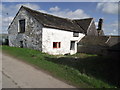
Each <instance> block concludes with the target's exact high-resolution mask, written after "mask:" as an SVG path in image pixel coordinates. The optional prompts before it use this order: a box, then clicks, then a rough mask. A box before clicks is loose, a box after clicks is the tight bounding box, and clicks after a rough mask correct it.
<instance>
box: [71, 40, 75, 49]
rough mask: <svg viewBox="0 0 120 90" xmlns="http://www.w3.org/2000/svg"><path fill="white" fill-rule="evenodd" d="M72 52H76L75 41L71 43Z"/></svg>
mask: <svg viewBox="0 0 120 90" xmlns="http://www.w3.org/2000/svg"><path fill="white" fill-rule="evenodd" d="M70 50H75V41H71V43H70Z"/></svg>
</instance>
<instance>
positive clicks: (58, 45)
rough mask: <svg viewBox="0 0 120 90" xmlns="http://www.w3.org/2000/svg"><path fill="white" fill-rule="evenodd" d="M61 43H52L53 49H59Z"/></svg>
mask: <svg viewBox="0 0 120 90" xmlns="http://www.w3.org/2000/svg"><path fill="white" fill-rule="evenodd" d="M60 47H61V42H53V48H60Z"/></svg>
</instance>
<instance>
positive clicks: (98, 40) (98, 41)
mask: <svg viewBox="0 0 120 90" xmlns="http://www.w3.org/2000/svg"><path fill="white" fill-rule="evenodd" d="M108 39H109V36H85V37H83V38H82V39H81V40H80V42H78V45H86V46H91V45H92V46H105V47H106V46H107V47H108V44H107V43H106V42H107V40H108Z"/></svg>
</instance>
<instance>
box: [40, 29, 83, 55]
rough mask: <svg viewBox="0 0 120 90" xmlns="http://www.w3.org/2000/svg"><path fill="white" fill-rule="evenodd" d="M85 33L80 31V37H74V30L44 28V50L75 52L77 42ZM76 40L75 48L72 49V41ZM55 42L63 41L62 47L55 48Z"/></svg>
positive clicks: (55, 52)
mask: <svg viewBox="0 0 120 90" xmlns="http://www.w3.org/2000/svg"><path fill="white" fill-rule="evenodd" d="M84 36H85V35H84V34H81V33H79V37H73V32H69V31H63V30H58V29H51V28H43V30H42V51H43V52H45V53H49V54H54V55H57V54H66V53H70V54H75V53H76V52H77V42H78V41H80V40H81V39H82V38H83V37H84ZM71 41H76V42H75V43H76V44H75V50H70V42H71ZM53 42H61V48H53Z"/></svg>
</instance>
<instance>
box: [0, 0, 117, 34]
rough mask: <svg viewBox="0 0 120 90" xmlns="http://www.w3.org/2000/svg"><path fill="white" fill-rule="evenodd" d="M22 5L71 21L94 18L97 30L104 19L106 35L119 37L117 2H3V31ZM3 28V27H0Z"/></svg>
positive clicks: (5, 31) (1, 14) (3, 31)
mask: <svg viewBox="0 0 120 90" xmlns="http://www.w3.org/2000/svg"><path fill="white" fill-rule="evenodd" d="M21 5H24V6H27V7H29V8H31V9H34V10H38V11H40V12H44V13H48V14H52V15H55V16H59V17H64V18H70V19H83V18H89V17H92V18H94V21H95V24H96V28H97V24H98V20H99V18H103V20H104V23H103V30H104V33H105V35H118V34H119V33H118V3H117V2H2V4H1V5H0V7H2V10H0V12H1V11H2V12H1V13H0V17H1V16H2V18H0V19H2V20H0V21H2V24H0V25H2V30H1V32H0V33H7V29H8V26H9V24H10V23H11V21H12V20H13V18H14V16H15V15H16V13H17V12H18V10H19V8H20V7H21ZM0 27H1V26H0Z"/></svg>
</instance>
